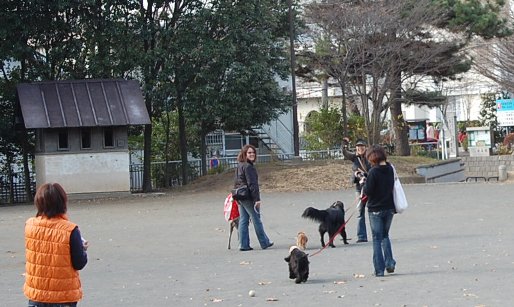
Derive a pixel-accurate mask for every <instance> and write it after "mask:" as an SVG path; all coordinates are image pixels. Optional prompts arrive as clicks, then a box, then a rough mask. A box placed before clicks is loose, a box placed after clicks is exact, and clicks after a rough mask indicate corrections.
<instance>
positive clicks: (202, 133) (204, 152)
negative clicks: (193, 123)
mask: <svg viewBox="0 0 514 307" xmlns="http://www.w3.org/2000/svg"><path fill="white" fill-rule="evenodd" d="M207 133H208V132H207V129H206V128H205V127H204V125H203V124H202V129H201V131H200V157H201V163H202V176H203V175H207V144H205V137H206V136H207Z"/></svg>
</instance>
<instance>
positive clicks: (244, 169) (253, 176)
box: [234, 145, 273, 251]
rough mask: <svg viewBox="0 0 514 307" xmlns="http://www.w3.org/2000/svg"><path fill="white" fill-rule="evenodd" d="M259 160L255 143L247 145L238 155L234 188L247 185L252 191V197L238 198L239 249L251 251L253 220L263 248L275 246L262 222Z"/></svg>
mask: <svg viewBox="0 0 514 307" xmlns="http://www.w3.org/2000/svg"><path fill="white" fill-rule="evenodd" d="M256 161H257V151H256V149H255V147H254V146H253V145H245V146H243V148H242V149H241V151H240V152H239V155H238V156H237V162H239V163H238V166H237V169H236V179H235V183H234V188H238V187H241V186H243V185H246V186H247V187H248V190H249V191H250V197H249V198H248V199H245V200H238V201H237V204H238V208H239V244H240V246H239V250H240V251H249V250H252V249H253V248H252V247H251V246H250V234H249V231H248V225H249V223H250V219H251V220H252V223H253V227H254V228H255V234H256V235H257V239H258V240H259V243H260V245H261V248H262V249H266V248H269V247H272V246H273V242H272V241H270V239H269V238H268V236H267V235H266V232H265V231H264V226H263V225H262V222H261V214H260V210H261V194H260V191H259V176H258V174H257V170H256V169H255V166H254V163H255V162H256Z"/></svg>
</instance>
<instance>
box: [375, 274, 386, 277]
mask: <svg viewBox="0 0 514 307" xmlns="http://www.w3.org/2000/svg"><path fill="white" fill-rule="evenodd" d="M373 276H375V277H384V273H381V274H377V273H373Z"/></svg>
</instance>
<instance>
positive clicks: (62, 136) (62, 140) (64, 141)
mask: <svg viewBox="0 0 514 307" xmlns="http://www.w3.org/2000/svg"><path fill="white" fill-rule="evenodd" d="M58 146H59V147H58V149H59V150H68V149H69V145H68V131H67V130H59V144H58Z"/></svg>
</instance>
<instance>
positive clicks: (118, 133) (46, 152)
mask: <svg viewBox="0 0 514 307" xmlns="http://www.w3.org/2000/svg"><path fill="white" fill-rule="evenodd" d="M17 92H18V98H19V103H20V109H21V113H22V118H23V124H24V126H25V128H27V129H34V130H35V131H36V149H35V172H36V185H40V184H43V183H46V182H59V183H61V184H62V185H63V187H64V188H65V190H66V191H67V192H68V193H70V194H73V193H102V192H129V191H130V173H129V162H130V161H129V152H128V127H129V126H131V125H147V124H150V118H149V116H148V112H147V110H146V106H145V103H144V99H143V95H142V93H141V89H140V87H139V83H138V82H137V81H134V80H130V81H127V80H94V79H90V80H72V81H52V82H35V83H26V84H19V85H18V86H17Z"/></svg>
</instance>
